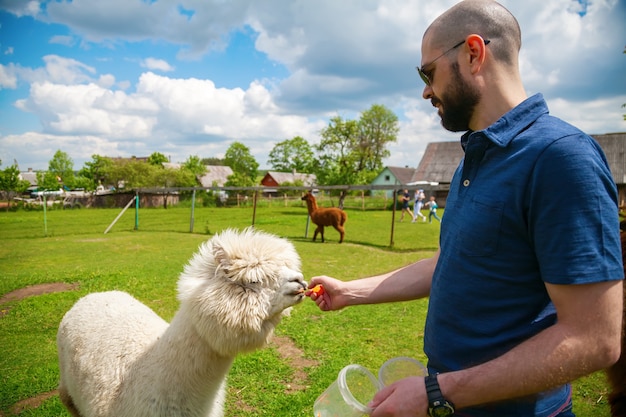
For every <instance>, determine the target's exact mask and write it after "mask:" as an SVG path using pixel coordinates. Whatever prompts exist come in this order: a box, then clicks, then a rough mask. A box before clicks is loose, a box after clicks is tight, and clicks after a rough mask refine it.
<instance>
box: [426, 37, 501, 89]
mask: <svg viewBox="0 0 626 417" xmlns="http://www.w3.org/2000/svg"><path fill="white" fill-rule="evenodd" d="M484 42H485V45H489V42H491V41H490V40H489V39H485V40H484ZM464 43H465V40H462V41H461V42H459V43H457V44H456V45H454V46H453V47H452V48H450V49H448V50H447V51H445V52H444V53H443V54H441V55H439V56H438V57H437V58H435V59H433V60H432V61H430V62H429V63H428V64H424V65H422V66H421V67H415V69H416V70H417V72H418V73H419V75H420V78H421V79H422V81H424V84H426V85H430V82H431V81H430V77H429V76H428V75H427V74H426V70H425V69H424V68H426V67H430V66H431V65H432V64H434V63H435V61H437V60H438V59H439V58H441V57H442V56H444V55H446V54H448V53H450V52H452V51H454V50H455V49H456V48H458V47H459V46H461V45H463V44H464Z"/></svg>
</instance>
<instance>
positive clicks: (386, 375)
mask: <svg viewBox="0 0 626 417" xmlns="http://www.w3.org/2000/svg"><path fill="white" fill-rule="evenodd" d="M426 375H428V369H426V367H425V366H424V365H422V363H421V362H420V361H418V360H416V359H413V358H408V357H406V356H398V357H397V358H392V359H389V360H388V361H387V362H385V363H383V365H382V366H381V367H380V369H379V370H378V381H380V384H381V385H382V386H384V387H386V386H388V385H391V384H393V383H394V382H396V381H399V380H401V379H404V378H408V377H410V376H426Z"/></svg>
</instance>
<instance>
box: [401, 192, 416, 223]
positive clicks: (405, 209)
mask: <svg viewBox="0 0 626 417" xmlns="http://www.w3.org/2000/svg"><path fill="white" fill-rule="evenodd" d="M409 201H411V196H410V195H409V190H407V189H406V188H405V189H404V190H402V194H401V195H400V203H401V204H402V215H401V216H400V221H402V220H404V213H407V214H408V215H409V217H411V219H413V213H411V208H410V207H409Z"/></svg>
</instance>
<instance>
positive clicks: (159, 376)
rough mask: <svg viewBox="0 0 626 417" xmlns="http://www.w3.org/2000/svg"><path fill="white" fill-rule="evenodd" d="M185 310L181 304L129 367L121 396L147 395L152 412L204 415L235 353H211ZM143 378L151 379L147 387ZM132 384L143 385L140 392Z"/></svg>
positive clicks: (214, 398)
mask: <svg viewBox="0 0 626 417" xmlns="http://www.w3.org/2000/svg"><path fill="white" fill-rule="evenodd" d="M185 310H186V308H185V306H182V307H181V309H180V310H179V311H178V312H177V313H176V315H175V316H174V319H173V320H172V322H171V324H170V326H169V327H168V328H167V330H166V331H165V332H164V333H163V334H162V336H161V337H159V338H158V339H157V340H155V341H154V343H153V344H152V345H151V346H150V347H149V348H148V349H147V350H146V352H145V353H144V354H142V355H141V356H140V357H138V358H137V360H136V361H135V362H134V363H133V364H132V365H131V366H130V368H129V369H128V372H127V373H126V375H125V377H124V383H123V385H125V386H126V388H124V389H123V390H122V391H121V396H120V399H122V396H123V397H126V398H129V397H132V396H136V395H142V396H145V395H148V396H149V398H148V400H149V401H151V402H152V403H153V404H152V406H153V407H154V408H153V413H154V415H184V416H190V417H192V416H193V417H195V416H198V417H200V416H202V417H205V416H207V414H208V412H209V410H210V407H211V406H212V405H214V404H215V403H216V402H219V400H217V399H216V397H217V396H218V395H221V394H220V388H221V386H222V385H223V384H224V381H225V378H226V375H227V374H228V371H229V370H230V367H231V365H232V363H233V360H234V358H235V356H236V353H237V352H234V353H233V355H232V356H229V357H225V356H222V355H219V354H217V353H216V352H214V351H213V350H212V349H211V348H210V346H209V345H208V343H207V342H206V341H205V340H204V339H203V338H202V337H201V336H200V334H199V333H198V332H197V330H196V329H195V327H194V324H193V321H192V320H190V318H189V316H188V314H186V312H185ZM143 381H150V384H149V386H148V387H146V386H144V384H142V383H141V382H143ZM134 387H143V389H142V392H141V393H138V392H134ZM146 388H147V392H146ZM124 403H125V401H124V400H122V401H121V402H120V403H119V404H124Z"/></svg>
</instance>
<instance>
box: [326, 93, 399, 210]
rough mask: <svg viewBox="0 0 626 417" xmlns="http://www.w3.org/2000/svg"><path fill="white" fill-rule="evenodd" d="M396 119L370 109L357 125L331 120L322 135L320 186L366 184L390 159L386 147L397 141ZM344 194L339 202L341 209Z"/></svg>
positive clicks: (385, 111) (377, 108)
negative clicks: (385, 159)
mask: <svg viewBox="0 0 626 417" xmlns="http://www.w3.org/2000/svg"><path fill="white" fill-rule="evenodd" d="M398 131H399V128H398V118H397V117H396V115H395V114H393V112H391V111H390V110H388V109H387V108H386V107H384V106H381V105H373V106H372V107H371V108H370V109H369V110H367V111H365V112H363V113H362V114H361V118H360V119H359V120H358V121H355V120H343V119H342V118H341V117H340V116H335V117H333V118H332V119H331V120H330V122H329V124H328V126H327V127H326V128H324V129H322V131H321V136H322V140H321V141H320V143H319V144H318V145H317V146H316V151H317V152H318V160H319V163H318V164H317V171H316V174H317V179H318V180H319V182H320V184H323V185H344V184H368V183H370V182H371V181H372V179H373V178H374V177H375V176H376V175H378V173H379V172H380V170H381V169H382V167H383V162H382V161H383V158H386V157H388V156H389V150H388V149H387V145H388V144H389V143H391V142H395V141H396V135H397V134H398ZM344 198H345V192H342V193H341V195H340V199H339V206H340V207H342V206H343V199H344Z"/></svg>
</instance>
